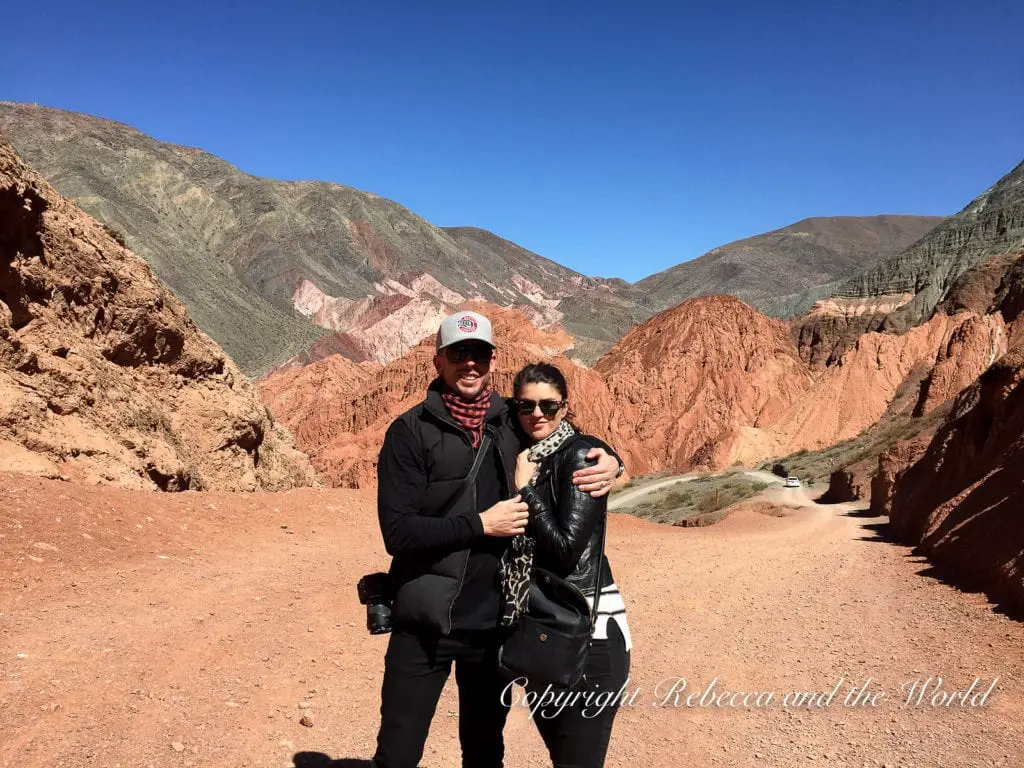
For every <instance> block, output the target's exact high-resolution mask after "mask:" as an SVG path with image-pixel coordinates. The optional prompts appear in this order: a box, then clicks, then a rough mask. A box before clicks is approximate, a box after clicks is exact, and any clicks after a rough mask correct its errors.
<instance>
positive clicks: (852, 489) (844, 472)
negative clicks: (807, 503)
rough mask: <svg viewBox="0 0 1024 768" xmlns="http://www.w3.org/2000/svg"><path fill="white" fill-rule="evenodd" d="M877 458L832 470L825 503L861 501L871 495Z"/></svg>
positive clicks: (823, 497)
mask: <svg viewBox="0 0 1024 768" xmlns="http://www.w3.org/2000/svg"><path fill="white" fill-rule="evenodd" d="M877 463H878V462H877V461H876V460H872V459H864V460H863V461H858V462H856V463H854V464H850V465H849V466H847V467H843V468H842V469H837V470H836V471H835V472H832V473H831V474H830V475H829V478H828V490H827V491H825V494H824V495H823V496H822V498H821V501H822V503H824V504H840V503H842V502H844V501H860V500H861V499H866V498H868V497H869V496H870V495H871V478H872V473H873V472H874V471H875V467H876V465H877Z"/></svg>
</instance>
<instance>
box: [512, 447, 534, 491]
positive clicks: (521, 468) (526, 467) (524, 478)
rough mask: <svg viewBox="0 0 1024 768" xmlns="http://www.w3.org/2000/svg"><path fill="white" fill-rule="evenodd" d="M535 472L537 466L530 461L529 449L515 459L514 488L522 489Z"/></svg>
mask: <svg viewBox="0 0 1024 768" xmlns="http://www.w3.org/2000/svg"><path fill="white" fill-rule="evenodd" d="M536 471H537V465H536V464H534V463H533V462H532V461H530V449H529V448H527V449H526V450H525V451H523V452H522V453H520V454H519V456H517V457H516V488H522V487H523V486H524V485H526V484H527V483H528V482H530V478H532V477H533V473H534V472H536Z"/></svg>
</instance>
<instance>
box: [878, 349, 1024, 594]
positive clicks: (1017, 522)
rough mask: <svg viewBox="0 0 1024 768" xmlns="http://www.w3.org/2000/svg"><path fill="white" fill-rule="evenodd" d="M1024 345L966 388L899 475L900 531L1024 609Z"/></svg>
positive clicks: (896, 522) (959, 573)
mask: <svg viewBox="0 0 1024 768" xmlns="http://www.w3.org/2000/svg"><path fill="white" fill-rule="evenodd" d="M1022 382H1024V348H1020V347H1018V348H1016V349H1013V350H1011V351H1010V352H1009V353H1008V354H1006V355H1005V356H1004V357H1002V358H1001V359H1000V360H999V361H998V362H996V363H995V364H994V365H993V366H992V367H991V368H989V369H988V370H987V371H985V373H984V374H983V375H982V376H981V377H980V378H979V379H978V381H977V382H975V383H974V384H973V385H971V386H970V387H969V388H968V389H966V390H964V391H963V392H962V393H961V394H960V395H959V396H958V397H957V399H956V401H955V402H954V405H953V409H952V411H951V413H950V415H949V417H948V418H947V420H946V421H945V423H944V424H943V425H942V427H941V428H940V429H939V431H938V433H937V434H936V436H935V438H934V440H932V441H931V443H930V445H929V447H928V449H927V451H926V452H925V453H924V455H923V456H922V457H921V458H920V459H919V460H918V461H917V462H916V463H915V464H914V465H913V466H911V467H910V468H908V469H907V470H906V471H905V472H903V473H902V474H901V475H899V476H898V477H897V478H896V482H895V489H894V492H893V494H892V502H891V509H890V511H889V517H890V521H891V523H892V527H893V530H894V532H895V533H896V535H897V536H898V537H899V538H900V539H902V540H903V541H905V542H907V543H910V544H914V545H916V546H917V547H918V549H919V551H921V552H923V553H924V554H926V555H927V556H928V557H929V559H931V560H933V561H934V562H936V563H938V564H939V565H940V566H941V567H943V569H944V570H945V571H946V572H947V574H948V575H949V577H950V578H952V579H953V580H955V581H957V582H958V583H960V584H962V585H964V586H966V587H968V588H973V589H983V590H985V591H986V592H988V593H989V594H990V595H991V596H993V597H994V598H995V599H997V600H1004V601H1006V602H1007V603H1008V604H1010V605H1011V606H1013V607H1014V608H1015V609H1017V610H1024V525H1022V517H1021V510H1022V509H1024V385H1022Z"/></svg>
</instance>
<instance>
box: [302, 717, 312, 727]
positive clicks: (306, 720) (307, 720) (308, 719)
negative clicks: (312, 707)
mask: <svg viewBox="0 0 1024 768" xmlns="http://www.w3.org/2000/svg"><path fill="white" fill-rule="evenodd" d="M299 725H304V726H306V727H307V728H312V727H313V718H311V717H310V716H309V715H303V716H302V719H301V720H299Z"/></svg>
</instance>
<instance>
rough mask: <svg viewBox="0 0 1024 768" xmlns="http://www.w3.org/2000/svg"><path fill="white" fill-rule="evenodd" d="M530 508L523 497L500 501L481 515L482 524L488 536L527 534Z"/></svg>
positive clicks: (517, 496)
mask: <svg viewBox="0 0 1024 768" xmlns="http://www.w3.org/2000/svg"><path fill="white" fill-rule="evenodd" d="M529 509H530V508H529V507H528V506H526V502H525V501H523V499H522V497H521V496H519V495H516V496H515V498H511V499H507V500H506V501H499V502H498V503H497V504H495V505H494V506H493V507H490V508H489V509H486V510H484V511H483V512H481V513H480V522H481V523H483V525H484V533H485V534H486V535H488V536H518V535H519V534H520V533H525V531H526V523H527V521H528V520H529V519H530V513H529Z"/></svg>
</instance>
